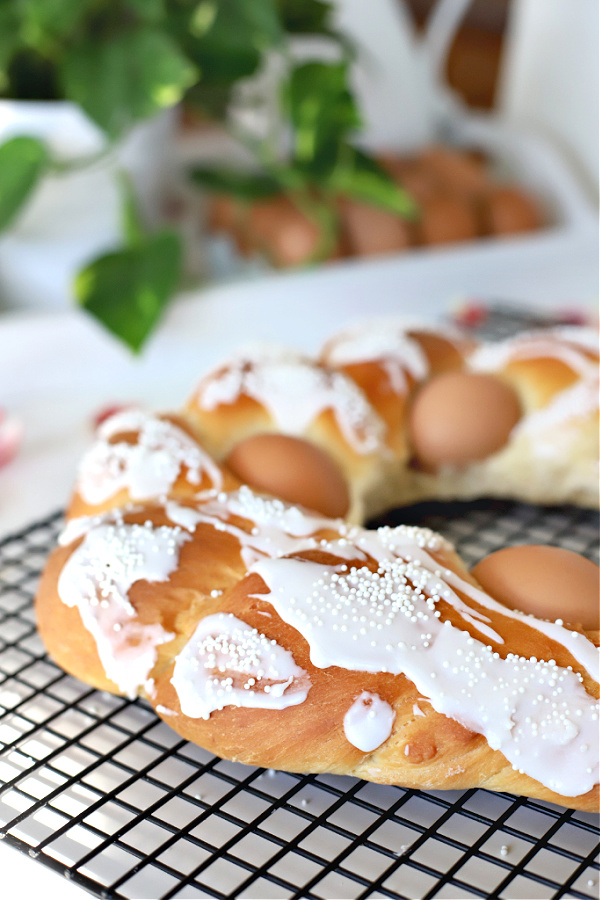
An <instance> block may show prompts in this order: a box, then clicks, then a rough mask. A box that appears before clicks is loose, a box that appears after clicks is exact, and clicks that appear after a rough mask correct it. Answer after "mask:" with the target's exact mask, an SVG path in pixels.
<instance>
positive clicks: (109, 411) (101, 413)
mask: <svg viewBox="0 0 600 900" xmlns="http://www.w3.org/2000/svg"><path fill="white" fill-rule="evenodd" d="M124 409H130V406H129V404H127V403H113V404H111V405H109V406H103V407H102V409H99V410H98V412H97V413H94V415H93V416H92V424H93V426H94V429H96V428H99V427H100V426H101V425H102V424H103V423H104V422H106V420H107V419H110V418H111V416H114V415H116V414H117V413H119V412H122V411H123V410H124Z"/></svg>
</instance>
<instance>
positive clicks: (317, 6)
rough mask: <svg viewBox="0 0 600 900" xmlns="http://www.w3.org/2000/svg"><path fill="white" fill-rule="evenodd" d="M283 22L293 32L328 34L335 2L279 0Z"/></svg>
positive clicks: (278, 4) (322, 0)
mask: <svg viewBox="0 0 600 900" xmlns="http://www.w3.org/2000/svg"><path fill="white" fill-rule="evenodd" d="M277 6H278V8H279V15H280V17H281V22H282V25H283V27H284V28H285V30H286V31H289V32H290V33H291V34H327V33H329V30H330V22H329V20H330V18H331V14H332V13H333V4H332V3H327V2H325V0H277Z"/></svg>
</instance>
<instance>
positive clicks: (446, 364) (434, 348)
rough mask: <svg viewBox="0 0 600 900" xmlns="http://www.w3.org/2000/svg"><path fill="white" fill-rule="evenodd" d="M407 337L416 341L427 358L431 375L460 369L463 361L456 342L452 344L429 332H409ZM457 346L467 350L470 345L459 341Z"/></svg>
mask: <svg viewBox="0 0 600 900" xmlns="http://www.w3.org/2000/svg"><path fill="white" fill-rule="evenodd" d="M408 336H409V337H410V338H413V339H414V340H415V341H417V343H418V344H419V346H420V347H421V350H422V351H423V353H424V354H425V356H426V357H427V363H428V365H429V371H430V372H431V373H432V374H433V375H437V374H438V372H446V371H447V370H448V369H460V368H462V366H463V364H464V359H463V356H462V354H461V352H460V349H459V347H457V345H456V342H454V343H453V342H452V341H449V340H447V339H446V338H444V337H442V336H441V335H439V334H434V333H433V332H429V331H409V332H408ZM459 346H462V347H464V349H465V350H467V349H468V348H469V347H470V344H468V343H467V341H466V340H464V341H463V340H461V342H460V345H459Z"/></svg>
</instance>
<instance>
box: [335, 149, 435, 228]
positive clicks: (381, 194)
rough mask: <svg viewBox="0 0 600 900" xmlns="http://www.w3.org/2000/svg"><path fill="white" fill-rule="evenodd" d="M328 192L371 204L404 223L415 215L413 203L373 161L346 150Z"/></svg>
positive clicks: (416, 207) (339, 161) (361, 153)
mask: <svg viewBox="0 0 600 900" xmlns="http://www.w3.org/2000/svg"><path fill="white" fill-rule="evenodd" d="M328 188H329V190H331V191H333V192H334V193H339V194H344V195H346V196H348V197H352V198H353V199H354V200H360V201H362V202H364V203H370V204H372V205H373V206H378V207H380V208H381V209H385V210H388V212H392V213H397V214H398V215H399V216H402V217H403V218H407V219H413V218H415V217H416V216H417V215H418V211H419V208H418V206H417V204H416V203H415V201H414V200H413V199H412V198H411V197H410V195H409V194H407V193H406V191H404V190H403V189H402V188H401V187H400V186H399V185H398V184H396V182H395V181H394V180H393V179H392V178H390V176H389V175H388V174H387V172H385V171H384V170H383V169H382V168H381V166H379V165H378V164H377V163H376V162H375V160H374V159H372V157H370V156H367V154H366V153H363V152H362V151H360V150H357V149H356V148H354V147H350V146H346V147H344V149H343V152H342V153H341V154H340V158H339V160H338V163H337V165H336V167H335V169H334V170H333V172H332V174H331V176H330V178H329V181H328Z"/></svg>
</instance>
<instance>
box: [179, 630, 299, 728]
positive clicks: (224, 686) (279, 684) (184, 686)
mask: <svg viewBox="0 0 600 900" xmlns="http://www.w3.org/2000/svg"><path fill="white" fill-rule="evenodd" d="M171 683H172V684H173V686H174V688H175V690H176V692H177V696H178V697H179V703H180V705H181V711H182V712H183V713H184V714H185V715H187V716H190V718H193V719H208V718H209V716H210V715H211V713H213V712H215V711H216V710H220V709H223V708H224V707H225V706H248V707H254V708H261V709H286V708H287V707H289V706H296V705H297V704H299V703H303V702H304V700H305V699H306V696H307V694H308V690H309V687H310V680H309V677H308V674H307V673H306V672H305V671H304V669H301V668H300V667H299V666H297V665H296V663H295V662H294V658H293V656H292V654H291V653H290V652H289V650H285V649H284V648H283V647H280V646H279V645H278V644H277V643H276V641H274V640H271V639H269V638H267V637H265V635H264V634H261V632H259V631H258V630H257V629H256V628H252V627H251V626H250V625H248V624H247V623H246V622H242V621H241V620H240V619H238V618H236V617H235V616H233V615H231V614H230V613H215V614H214V615H210V616H206V617H205V618H204V619H202V620H201V621H200V623H199V625H198V627H197V628H196V630H195V632H194V634H193V635H192V637H191V638H190V640H189V641H188V643H187V644H186V645H185V647H184V648H183V650H182V651H181V652H180V653H179V655H178V657H177V659H176V661H175V667H174V671H173V677H172V678H171Z"/></svg>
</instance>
